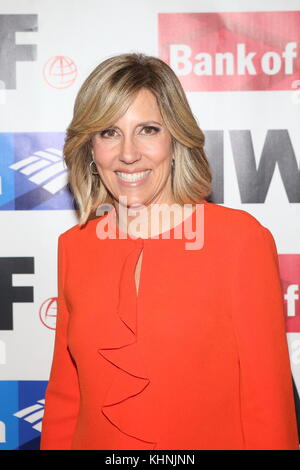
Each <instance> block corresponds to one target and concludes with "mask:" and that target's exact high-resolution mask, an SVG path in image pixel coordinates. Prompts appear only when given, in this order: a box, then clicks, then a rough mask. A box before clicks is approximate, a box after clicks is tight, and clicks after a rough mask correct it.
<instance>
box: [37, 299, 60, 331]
mask: <svg viewBox="0 0 300 470" xmlns="http://www.w3.org/2000/svg"><path fill="white" fill-rule="evenodd" d="M56 315H57V297H50V298H49V299H46V300H45V301H44V302H43V303H42V305H41V307H40V309H39V317H40V320H41V322H42V323H43V325H45V326H46V327H47V328H49V329H50V330H55V328H56Z"/></svg>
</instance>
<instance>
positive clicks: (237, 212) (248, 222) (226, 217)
mask: <svg viewBox="0 0 300 470" xmlns="http://www.w3.org/2000/svg"><path fill="white" fill-rule="evenodd" d="M206 208H207V209H208V210H207V211H206V213H205V215H204V218H206V217H207V222H208V223H209V224H210V225H211V227H212V229H213V230H216V231H217V232H218V233H224V234H227V235H229V236H232V239H233V240H234V239H235V238H236V235H237V234H238V236H239V238H240V237H243V236H245V237H249V236H250V237H251V236H255V235H257V234H258V233H259V232H264V231H266V230H267V231H268V229H267V228H266V227H264V226H263V225H262V223H261V222H260V221H259V220H258V219H257V218H256V217H255V216H254V215H252V214H251V213H250V212H248V211H246V210H243V209H236V208H233V207H229V206H225V205H221V204H216V203H213V202H207V203H206V205H205V209H206ZM204 220H205V219H204Z"/></svg>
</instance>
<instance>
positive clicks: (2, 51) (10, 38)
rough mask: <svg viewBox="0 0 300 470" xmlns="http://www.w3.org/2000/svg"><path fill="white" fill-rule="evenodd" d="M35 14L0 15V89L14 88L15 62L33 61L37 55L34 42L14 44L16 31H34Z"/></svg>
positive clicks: (15, 78) (35, 23) (35, 29)
mask: <svg viewBox="0 0 300 470" xmlns="http://www.w3.org/2000/svg"><path fill="white" fill-rule="evenodd" d="M37 22H38V16H37V15H0V44H1V47H0V81H1V84H2V86H0V88H1V89H7V90H11V89H15V88H16V83H17V77H16V62H19V61H21V62H24V61H33V60H36V57H37V46H36V45H35V44H16V33H18V32H20V31H23V32H36V31H37V29H38V26H37Z"/></svg>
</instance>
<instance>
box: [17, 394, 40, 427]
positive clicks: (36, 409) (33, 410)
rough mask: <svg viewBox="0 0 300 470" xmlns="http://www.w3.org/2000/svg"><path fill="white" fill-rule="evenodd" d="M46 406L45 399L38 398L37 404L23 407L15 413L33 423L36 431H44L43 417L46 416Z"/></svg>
mask: <svg viewBox="0 0 300 470" xmlns="http://www.w3.org/2000/svg"><path fill="white" fill-rule="evenodd" d="M44 406H45V399H42V400H38V401H37V403H36V404H35V405H31V406H28V407H27V408H23V409H22V410H20V411H17V413H14V416H16V417H17V418H20V419H23V420H24V421H27V422H28V423H30V424H32V428H33V429H35V430H36V431H39V432H42V419H43V416H44Z"/></svg>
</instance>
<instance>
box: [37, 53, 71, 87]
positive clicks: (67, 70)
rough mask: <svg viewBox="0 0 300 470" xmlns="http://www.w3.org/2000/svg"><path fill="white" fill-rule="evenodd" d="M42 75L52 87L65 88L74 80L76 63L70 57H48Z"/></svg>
mask: <svg viewBox="0 0 300 470" xmlns="http://www.w3.org/2000/svg"><path fill="white" fill-rule="evenodd" d="M43 77H44V80H45V82H46V83H47V84H48V85H50V86H51V87H53V88H67V87H69V86H71V85H72V84H73V83H74V82H75V80H76V77H77V67H76V64H75V62H74V61H73V60H72V59H70V57H64V56H56V57H50V59H49V60H47V62H46V63H45V65H44V68H43Z"/></svg>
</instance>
